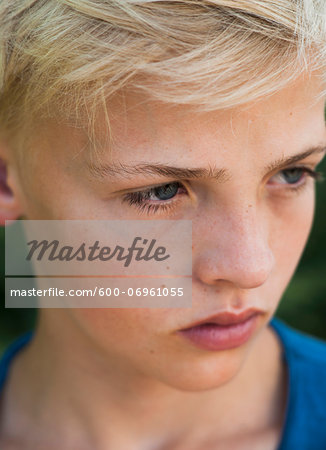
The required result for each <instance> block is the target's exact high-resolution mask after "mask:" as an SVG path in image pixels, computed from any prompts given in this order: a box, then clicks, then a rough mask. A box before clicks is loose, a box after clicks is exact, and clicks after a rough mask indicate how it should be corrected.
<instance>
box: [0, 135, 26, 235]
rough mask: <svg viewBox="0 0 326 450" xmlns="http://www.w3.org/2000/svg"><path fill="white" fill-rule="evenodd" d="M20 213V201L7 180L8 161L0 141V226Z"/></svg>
mask: <svg viewBox="0 0 326 450" xmlns="http://www.w3.org/2000/svg"><path fill="white" fill-rule="evenodd" d="M22 214H23V211H22V208H21V205H20V202H19V200H18V198H17V195H15V193H14V189H13V186H10V183H9V181H8V161H7V160H6V158H5V155H4V147H3V146H2V143H0V226H3V225H5V221H6V220H15V219H18V218H19V217H20V216H21V215H22Z"/></svg>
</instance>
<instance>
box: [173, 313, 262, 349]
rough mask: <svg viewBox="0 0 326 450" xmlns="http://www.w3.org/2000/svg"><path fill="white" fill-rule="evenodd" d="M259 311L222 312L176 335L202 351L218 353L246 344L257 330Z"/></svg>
mask: <svg viewBox="0 0 326 450" xmlns="http://www.w3.org/2000/svg"><path fill="white" fill-rule="evenodd" d="M262 314H263V312H262V311H261V310H257V309H253V308H251V309H247V310H244V311H242V312H241V313H238V314H236V313H233V312H229V311H223V312H220V313H218V314H215V315H214V316H210V317H208V318H206V319H203V320H200V321H197V322H194V323H193V324H191V325H190V326H189V327H187V328H184V329H181V330H179V331H178V332H177V333H178V334H179V335H180V336H182V337H184V338H185V339H186V340H187V341H188V342H189V341H190V343H192V344H193V345H195V346H196V347H199V348H202V349H204V350H211V351H218V350H228V349H231V348H235V347H239V346H241V345H243V344H244V343H246V342H247V341H248V340H249V339H250V337H251V336H252V335H253V333H254V331H255V330H256V328H257V323H258V319H259V317H260V316H261V315H262Z"/></svg>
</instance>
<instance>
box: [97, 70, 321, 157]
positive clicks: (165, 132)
mask: <svg viewBox="0 0 326 450" xmlns="http://www.w3.org/2000/svg"><path fill="white" fill-rule="evenodd" d="M323 90H324V86H323V83H322V80H321V77H320V76H318V75H316V74H313V75H311V74H310V75H309V76H308V75H306V74H305V75H302V76H301V77H299V78H298V79H296V80H295V81H294V82H293V83H291V84H289V85H288V86H286V88H283V89H282V90H280V91H278V92H276V93H274V94H273V95H271V96H269V97H267V98H264V99H261V100H259V101H257V102H255V103H251V104H246V105H243V106H242V107H239V108H235V109H229V110H216V111H209V112H203V111H200V110H198V108H195V107H192V106H188V105H170V104H164V103H159V102H154V101H151V100H150V99H149V98H147V99H146V98H145V97H144V95H137V94H135V93H131V92H128V91H126V92H124V94H123V95H121V96H117V97H116V98H115V99H113V101H111V102H110V103H109V105H108V106H109V117H110V128H111V133H112V137H113V144H114V145H113V148H112V150H113V151H114V150H117V151H120V150H121V149H124V150H126V148H130V149H134V151H136V149H141V150H142V152H143V151H146V150H148V151H151V152H152V151H154V150H155V148H157V147H159V148H160V149H161V150H164V149H167V148H175V150H179V151H180V150H194V149H195V148H205V146H206V145H211V142H212V140H213V141H216V143H217V144H218V145H219V146H220V147H221V146H222V147H223V146H230V145H231V144H234V143H235V142H238V141H239V139H241V141H242V143H243V144H248V145H250V144H255V145H263V144H264V143H265V142H266V140H268V141H269V143H270V144H271V143H274V144H275V145H277V143H278V142H284V141H285V140H289V139H291V141H292V142H293V144H294V145H296V144H299V143H300V142H302V140H307V143H309V142H308V141H309V139H310V140H311V137H312V136H319V137H320V139H322V138H323V133H324V132H325V125H324V113H323V111H324V103H325V98H324V96H322V95H321V93H322V92H323ZM316 99H318V100H316ZM103 127H105V125H104V123H103ZM317 139H318V138H317Z"/></svg>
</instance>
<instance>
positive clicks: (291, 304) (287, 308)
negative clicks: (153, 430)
mask: <svg viewBox="0 0 326 450" xmlns="http://www.w3.org/2000/svg"><path fill="white" fill-rule="evenodd" d="M319 170H320V171H321V172H322V173H324V174H325V178H326V160H325V161H324V162H323V163H322V164H320V165H319ZM316 191H317V196H316V197H317V201H316V214H315V222H314V226H313V229H312V232H311V235H310V238H309V241H308V244H307V246H306V249H305V252H304V254H303V257H302V259H301V262H300V264H299V266H298V269H297V271H296V273H295V275H294V277H293V279H292V281H291V283H290V285H289V286H288V288H287V290H286V292H285V294H284V296H283V299H282V301H281V303H280V306H279V308H278V311H277V316H278V317H280V318H281V319H283V320H285V321H286V322H287V323H288V324H289V325H291V326H293V327H295V328H298V329H300V330H302V331H305V332H308V333H310V334H313V335H315V336H317V337H320V338H323V339H325V340H326V257H325V255H326V232H325V230H326V209H325V205H326V181H324V182H321V183H320V182H317V190H316ZM0 255H1V261H0V275H1V285H0V295H1V297H2V302H1V306H0V352H1V351H2V350H3V349H4V348H5V346H6V345H8V343H9V342H10V341H12V340H13V339H14V338H15V337H16V336H18V335H20V334H22V333H23V332H25V331H27V330H29V329H31V328H32V327H33V326H34V323H35V318H36V311H35V310H29V309H5V308H4V229H3V228H0Z"/></svg>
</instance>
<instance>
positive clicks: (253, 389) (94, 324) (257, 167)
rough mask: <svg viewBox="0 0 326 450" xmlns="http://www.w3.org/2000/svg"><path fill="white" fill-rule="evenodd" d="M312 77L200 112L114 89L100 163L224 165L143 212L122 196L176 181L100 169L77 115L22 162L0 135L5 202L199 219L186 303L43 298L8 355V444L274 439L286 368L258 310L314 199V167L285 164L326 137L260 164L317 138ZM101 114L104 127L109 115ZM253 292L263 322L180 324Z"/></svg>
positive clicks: (319, 110) (246, 303)
mask: <svg viewBox="0 0 326 450" xmlns="http://www.w3.org/2000/svg"><path fill="white" fill-rule="evenodd" d="M321 89H322V86H321V84H320V79H319V78H318V77H317V76H316V75H314V74H312V76H311V77H306V76H301V77H300V78H298V79H297V80H296V81H295V82H294V83H292V84H290V85H288V86H287V87H286V88H284V89H283V90H282V91H279V92H277V93H276V94H274V95H273V96H271V97H268V98H265V99H263V100H261V101H259V102H256V103H253V104H247V105H245V107H244V108H237V109H233V110H228V111H213V112H205V113H203V112H198V111H197V112H195V111H194V110H192V109H191V108H190V107H184V106H174V107H171V105H164V104H159V103H154V102H152V101H150V100H149V99H146V98H145V99H144V97H143V96H137V95H136V94H131V93H130V92H125V93H124V96H123V99H124V101H123V102H122V96H121V97H120V96H117V97H116V98H115V99H114V100H113V101H112V102H111V103H110V116H111V117H110V118H111V130H112V135H113V138H114V139H113V146H112V149H111V150H110V153H109V151H108V149H106V150H105V149H104V150H103V151H102V153H101V154H100V161H97V162H96V163H97V164H99V163H101V164H107V163H109V161H110V162H112V161H114V162H122V163H124V164H135V163H139V162H142V163H143V162H146V163H154V162H155V163H158V162H159V163H164V164H169V165H173V166H177V167H187V168H194V167H205V168H207V167H209V166H212V167H217V168H224V169H225V173H226V174H227V175H226V176H225V177H224V178H223V179H222V180H219V181H217V180H215V179H203V178H198V179H196V180H191V181H185V183H184V184H185V187H186V188H187V190H186V192H187V193H186V194H179V195H177V196H176V197H175V198H174V199H173V200H172V201H171V202H174V203H173V204H174V206H173V207H172V208H171V209H170V210H165V211H162V212H159V211H158V212H156V213H155V214H152V215H147V214H146V213H142V212H141V211H140V210H138V209H137V208H136V207H135V206H130V205H128V204H127V203H126V202H122V201H121V197H122V195H123V194H125V193H126V192H129V191H130V190H135V189H138V190H144V189H148V186H153V185H160V184H163V183H168V182H173V181H180V180H178V179H175V178H174V179H173V178H169V179H165V178H163V177H161V176H157V175H155V176H151V177H150V178H148V177H144V176H143V175H138V176H132V177H128V178H119V179H113V178H105V179H98V178H95V177H93V176H92V174H91V173H90V171H89V170H88V166H89V164H90V163H91V158H90V155H89V152H88V151H87V149H86V146H85V142H86V141H85V136H84V134H83V133H82V131H81V130H77V129H70V128H69V127H67V126H66V127H64V126H63V125H62V124H60V125H57V124H55V123H47V124H46V126H42V127H40V130H39V132H40V134H39V135H38V136H39V137H38V140H35V146H34V152H35V157H33V158H27V157H26V158H24V167H23V168H22V166H21V165H20V164H19V162H18V159H17V158H16V157H15V154H14V152H13V151H11V150H10V148H9V147H8V146H6V145H5V144H3V145H2V158H3V160H4V161H5V162H6V164H7V171H8V178H7V179H8V185H9V186H10V189H11V192H12V193H11V195H10V196H8V193H7V194H6V198H5V202H4V201H3V200H2V210H3V211H5V213H6V214H7V217H9V216H10V214H11V215H12V216H15V215H18V214H24V216H25V217H27V218H29V219H83V218H84V219H113V218H115V219H116V218H119V219H137V218H151V219H155V218H157V219H169V218H173V219H191V220H192V221H193V278H192V293H193V307H192V308H191V309H181V308H179V309H177V308H175V309H168V308H165V309H164V308H162V309H145V308H144V309H131V308H130V309H103V310H99V309H93V310H92V309H79V310H78V309H71V310H69V309H65V310H55V309H53V310H51V309H43V310H40V318H39V323H38V326H37V330H36V334H35V338H34V340H33V342H32V344H31V345H30V346H29V347H28V348H27V349H26V350H25V351H24V352H22V353H21V354H20V355H19V356H18V357H17V358H16V360H15V362H14V363H13V366H12V371H11V373H10V376H9V379H8V383H7V385H6V388H5V391H4V395H3V398H2V404H1V406H2V420H1V422H0V424H1V427H0V429H1V435H2V436H3V437H2V439H3V447H4V448H8V449H9V448H20V449H22V448H24V449H25V448H26V449H27V448H28V449H29V448H33V449H35V448H48V449H51V448H62V449H75V448H76V449H77V448H78V449H84V448H85V449H89V448H92V449H94V448H95V449H116V448H119V449H122V450H125V449H126V450H127V449H131V448H132V449H136V450H138V449H140V450H147V449H148V450H154V449H160V450H163V449H173V450H184V449H188V450H189V449H190V450H198V449H202V448H214V447H213V446H216V445H218V448H219V449H222V450H223V449H224V448H225V449H230V448H232V449H242V450H243V449H247V448H248V449H249V448H250V449H255V448H257V449H258V448H260V449H261V448H264V449H275V448H276V445H277V442H278V440H279V438H280V428H281V425H282V422H283V420H284V407H285V401H286V395H287V378H286V376H287V373H286V367H285V366H283V364H282V360H281V351H282V348H281V345H280V342H279V341H278V339H277V337H276V335H275V334H274V332H273V331H272V330H271V328H270V327H268V326H267V324H268V322H269V320H270V319H271V317H272V316H273V314H274V313H275V310H276V308H277V306H278V303H279V301H280V298H281V296H282V294H283V292H284V290H285V288H286V286H287V284H288V282H289V280H290V278H291V277H292V275H293V272H294V270H295V268H296V266H297V263H298V261H299V258H300V256H301V254H302V251H303V248H304V246H305V243H306V240H307V237H308V235H309V231H310V229H311V225H312V219H313V212H314V181H313V179H312V178H311V177H309V176H307V175H306V174H305V172H302V177H301V178H300V180H299V181H298V182H297V183H296V184H295V187H297V186H298V185H301V187H300V189H298V190H295V189H294V185H290V184H289V183H288V182H287V178H285V175H284V172H282V171H284V170H285V169H291V168H293V167H298V166H299V167H302V166H304V167H308V168H309V169H315V168H316V166H317V165H318V163H319V162H320V161H321V159H322V157H323V155H324V152H315V153H312V154H311V155H310V156H308V157H306V158H304V159H301V160H300V161H298V162H296V163H295V164H292V165H288V166H285V167H284V166H282V167H278V168H275V169H273V170H270V169H267V168H266V166H268V165H270V164H272V163H275V162H276V161H279V160H280V159H281V158H288V157H290V156H293V155H297V154H299V153H301V152H303V151H305V150H307V149H308V148H312V147H318V146H319V147H324V146H325V145H326V131H325V123H324V100H325V99H324V98H320V100H319V101H318V102H313V100H314V99H315V97H316V95H318V94H319V93H320V92H321ZM98 124H99V128H100V129H102V131H103V130H104V126H105V125H104V118H103V117H102V119H101V120H100V121H99V122H98ZM58 180H60V183H58ZM156 201H157V200H156ZM5 205H7V209H6V206H5ZM8 205H9V206H8ZM5 213H4V214H5ZM4 214H3V216H4ZM251 307H255V308H258V309H259V310H260V312H261V314H260V315H259V317H258V320H257V325H256V329H255V331H254V334H253V335H252V336H251V338H250V339H249V341H247V342H246V343H245V344H243V345H241V346H238V347H236V348H233V349H230V350H224V351H205V350H201V349H198V348H195V347H194V346H193V345H192V344H191V343H189V342H188V341H186V340H185V339H183V338H181V337H179V336H178V335H177V333H176V331H177V330H179V329H181V328H185V327H187V326H190V325H191V324H192V323H193V322H195V321H198V320H202V319H204V318H206V317H209V316H211V315H213V314H216V313H218V312H220V311H233V312H236V313H238V312H240V311H243V310H245V309H248V308H251ZM221 412H222V414H221ZM53 418H55V420H53ZM0 442H1V441H0ZM217 443H218V444H217ZM5 446H7V447H5ZM38 446H39V447H38ZM58 446H59V447H58ZM3 447H2V448H3Z"/></svg>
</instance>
